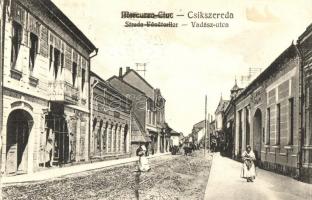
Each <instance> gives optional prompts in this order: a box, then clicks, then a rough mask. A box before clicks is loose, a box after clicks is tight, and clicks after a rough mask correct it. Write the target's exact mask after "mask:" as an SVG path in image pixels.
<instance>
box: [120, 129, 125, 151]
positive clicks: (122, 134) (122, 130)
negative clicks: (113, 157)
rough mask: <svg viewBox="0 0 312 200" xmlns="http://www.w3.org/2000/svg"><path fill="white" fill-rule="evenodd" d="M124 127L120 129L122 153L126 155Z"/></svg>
mask: <svg viewBox="0 0 312 200" xmlns="http://www.w3.org/2000/svg"><path fill="white" fill-rule="evenodd" d="M124 126H125V125H122V126H121V127H120V152H122V153H124V152H125V151H124V149H125V146H124V145H125V143H124V131H125V129H124Z"/></svg>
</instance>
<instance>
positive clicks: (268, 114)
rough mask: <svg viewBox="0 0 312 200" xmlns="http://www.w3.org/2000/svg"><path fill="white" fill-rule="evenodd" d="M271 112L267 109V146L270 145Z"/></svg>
mask: <svg viewBox="0 0 312 200" xmlns="http://www.w3.org/2000/svg"><path fill="white" fill-rule="evenodd" d="M270 112H271V110H270V108H267V134H266V142H265V143H266V144H267V145H269V144H270V131H271V127H270V126H271V113H270Z"/></svg>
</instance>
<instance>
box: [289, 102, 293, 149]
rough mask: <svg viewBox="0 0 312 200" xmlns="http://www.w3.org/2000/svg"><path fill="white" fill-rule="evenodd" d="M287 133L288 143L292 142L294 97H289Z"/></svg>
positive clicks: (291, 143)
mask: <svg viewBox="0 0 312 200" xmlns="http://www.w3.org/2000/svg"><path fill="white" fill-rule="evenodd" d="M288 103H289V111H288V115H289V130H288V131H289V134H288V145H293V144H294V98H291V99H289V101H288Z"/></svg>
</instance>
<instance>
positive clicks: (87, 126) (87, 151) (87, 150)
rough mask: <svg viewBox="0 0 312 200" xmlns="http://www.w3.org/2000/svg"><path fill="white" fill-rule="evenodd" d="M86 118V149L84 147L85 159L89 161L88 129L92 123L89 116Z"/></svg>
mask: <svg viewBox="0 0 312 200" xmlns="http://www.w3.org/2000/svg"><path fill="white" fill-rule="evenodd" d="M84 120H86V122H85V125H86V128H85V145H84V147H85V149H84V159H85V161H88V160H89V146H88V145H89V139H90V138H89V137H88V135H89V134H88V131H89V130H90V129H89V125H90V122H89V120H90V119H89V118H88V117H87V118H85V119H84Z"/></svg>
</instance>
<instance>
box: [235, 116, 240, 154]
mask: <svg viewBox="0 0 312 200" xmlns="http://www.w3.org/2000/svg"><path fill="white" fill-rule="evenodd" d="M239 120H240V119H239V112H236V120H235V124H236V126H235V133H234V134H235V144H234V145H235V156H238V153H239Z"/></svg>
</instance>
